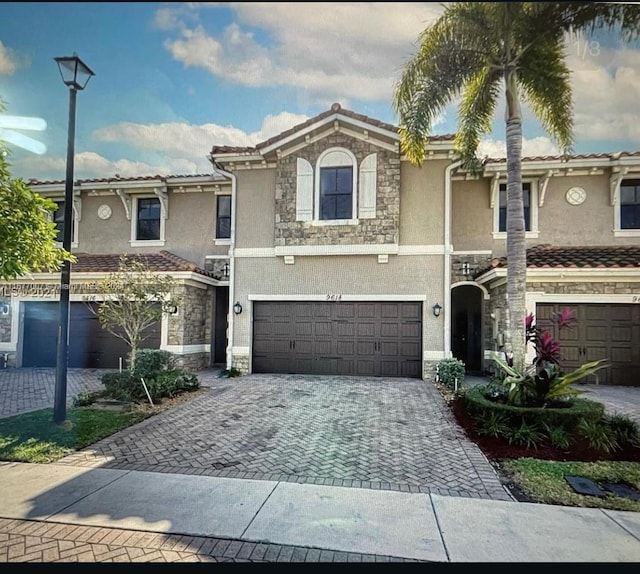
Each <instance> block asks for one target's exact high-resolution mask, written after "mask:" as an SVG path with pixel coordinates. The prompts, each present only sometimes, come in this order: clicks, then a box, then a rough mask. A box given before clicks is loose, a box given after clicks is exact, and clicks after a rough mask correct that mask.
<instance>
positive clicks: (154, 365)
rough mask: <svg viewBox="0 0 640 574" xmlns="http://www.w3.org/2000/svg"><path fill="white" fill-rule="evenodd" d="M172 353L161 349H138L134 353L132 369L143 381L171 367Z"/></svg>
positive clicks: (172, 361)
mask: <svg viewBox="0 0 640 574" xmlns="http://www.w3.org/2000/svg"><path fill="white" fill-rule="evenodd" d="M173 363H174V359H173V355H172V354H171V353H170V352H169V351H162V350H161V349H140V350H138V351H137V353H136V366H135V369H134V370H133V372H134V374H135V375H136V376H137V377H142V378H143V379H144V380H145V382H147V379H148V378H151V377H153V376H154V375H155V374H156V373H159V372H161V371H166V370H167V369H171V368H173Z"/></svg>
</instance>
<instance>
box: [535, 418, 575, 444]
mask: <svg viewBox="0 0 640 574" xmlns="http://www.w3.org/2000/svg"><path fill="white" fill-rule="evenodd" d="M542 425H543V427H544V430H545V432H546V434H547V437H548V439H549V442H550V443H551V445H552V446H554V447H556V448H561V449H563V450H566V449H568V448H569V447H570V446H571V445H572V444H573V443H574V442H575V441H574V439H573V437H572V436H571V435H570V434H569V433H568V432H567V431H566V430H565V429H564V428H562V427H552V426H550V425H549V424H547V423H542Z"/></svg>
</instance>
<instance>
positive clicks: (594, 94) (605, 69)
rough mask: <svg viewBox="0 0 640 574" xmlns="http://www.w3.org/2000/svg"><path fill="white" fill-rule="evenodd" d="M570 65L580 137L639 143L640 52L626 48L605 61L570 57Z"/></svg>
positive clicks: (578, 134) (576, 126)
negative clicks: (585, 60)
mask: <svg viewBox="0 0 640 574" xmlns="http://www.w3.org/2000/svg"><path fill="white" fill-rule="evenodd" d="M569 65H570V67H571V68H572V69H573V70H574V71H573V74H572V86H573V97H574V102H575V104H574V121H575V132H576V137H577V139H578V140H579V141H588V140H601V141H621V140H628V141H629V142H633V143H638V144H640V128H639V127H638V126H640V107H639V106H638V102H640V51H638V50H630V49H623V50H620V51H618V52H617V53H616V54H615V56H613V55H611V56H610V57H607V58H605V60H604V61H602V62H600V61H596V60H590V61H587V62H584V61H581V60H580V59H577V58H575V57H570V58H569Z"/></svg>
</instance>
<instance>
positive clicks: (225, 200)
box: [216, 195, 231, 239]
mask: <svg viewBox="0 0 640 574" xmlns="http://www.w3.org/2000/svg"><path fill="white" fill-rule="evenodd" d="M230 238H231V196H230V195H218V196H217V203H216V239H230Z"/></svg>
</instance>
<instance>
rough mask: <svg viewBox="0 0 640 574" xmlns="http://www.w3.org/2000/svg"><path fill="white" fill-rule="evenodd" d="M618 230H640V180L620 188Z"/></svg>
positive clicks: (623, 183) (628, 182)
mask: <svg viewBox="0 0 640 574" xmlns="http://www.w3.org/2000/svg"><path fill="white" fill-rule="evenodd" d="M620 229H640V179H636V180H627V181H623V182H622V185H621V186H620Z"/></svg>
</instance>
